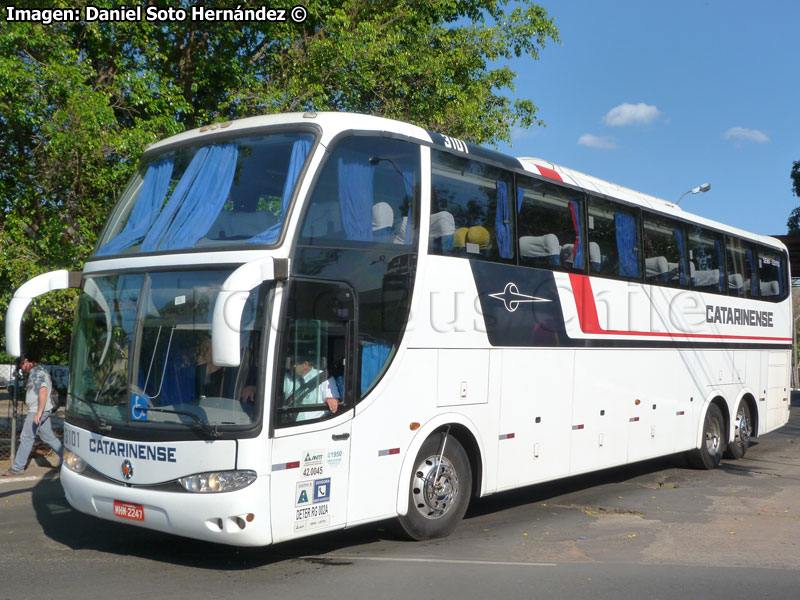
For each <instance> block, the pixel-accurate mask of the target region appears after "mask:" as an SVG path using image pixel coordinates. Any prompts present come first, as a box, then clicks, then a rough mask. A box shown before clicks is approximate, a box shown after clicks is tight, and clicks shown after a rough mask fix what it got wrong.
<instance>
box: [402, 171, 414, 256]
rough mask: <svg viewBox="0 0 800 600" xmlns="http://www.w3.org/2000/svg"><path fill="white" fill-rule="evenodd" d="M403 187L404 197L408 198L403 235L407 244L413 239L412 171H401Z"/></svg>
mask: <svg viewBox="0 0 800 600" xmlns="http://www.w3.org/2000/svg"><path fill="white" fill-rule="evenodd" d="M402 174H403V187H404V188H405V192H406V198H408V215H407V216H406V231H405V234H404V235H403V243H404V244H406V245H408V244H410V243H411V242H413V241H414V223H413V217H414V186H413V184H412V183H411V182H412V181H413V180H414V171H405V170H404V171H403V173H402Z"/></svg>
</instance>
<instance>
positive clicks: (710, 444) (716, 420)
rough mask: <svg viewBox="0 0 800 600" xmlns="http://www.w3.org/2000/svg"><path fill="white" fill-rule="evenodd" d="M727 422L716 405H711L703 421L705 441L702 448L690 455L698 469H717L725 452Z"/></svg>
mask: <svg viewBox="0 0 800 600" xmlns="http://www.w3.org/2000/svg"><path fill="white" fill-rule="evenodd" d="M724 433H725V420H724V419H723V418H722V411H721V410H720V409H719V406H717V405H716V404H710V405H709V407H708V410H707V411H706V418H705V420H704V421H703V440H702V442H701V443H700V447H699V448H697V449H696V450H693V451H692V452H691V453H690V454H689V460H690V462H691V463H692V465H694V466H695V467H697V468H698V469H715V468H716V467H717V465H719V461H720V460H722V454H723V452H725V435H724Z"/></svg>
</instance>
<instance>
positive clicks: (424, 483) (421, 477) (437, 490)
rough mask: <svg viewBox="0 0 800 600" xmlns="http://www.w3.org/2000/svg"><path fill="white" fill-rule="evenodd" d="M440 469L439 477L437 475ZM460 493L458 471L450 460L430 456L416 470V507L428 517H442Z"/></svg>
mask: <svg viewBox="0 0 800 600" xmlns="http://www.w3.org/2000/svg"><path fill="white" fill-rule="evenodd" d="M437 470H438V477H437ZM458 494H459V485H458V473H456V470H455V467H454V466H453V463H452V462H450V460H449V459H448V458H447V457H446V456H443V457H441V462H440V457H439V456H438V455H434V456H429V457H428V458H426V459H425V460H423V461H422V462H420V464H419V465H417V468H416V470H415V472H414V479H413V480H412V482H411V497H412V500H413V502H414V508H416V509H417V512H419V514H420V515H422V516H423V517H425V518H426V519H440V518H442V517H443V516H444V515H446V514H447V513H448V512H449V511H450V509H451V508H452V507H453V505H454V504H455V501H456V499H457V498H458Z"/></svg>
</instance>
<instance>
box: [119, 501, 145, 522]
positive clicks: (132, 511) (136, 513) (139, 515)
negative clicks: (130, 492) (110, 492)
mask: <svg viewBox="0 0 800 600" xmlns="http://www.w3.org/2000/svg"><path fill="white" fill-rule="evenodd" d="M114 515H116V516H117V517H122V518H123V519H133V520H134V521H144V506H142V505H141V504H132V503H131V502H123V501H122V500H114Z"/></svg>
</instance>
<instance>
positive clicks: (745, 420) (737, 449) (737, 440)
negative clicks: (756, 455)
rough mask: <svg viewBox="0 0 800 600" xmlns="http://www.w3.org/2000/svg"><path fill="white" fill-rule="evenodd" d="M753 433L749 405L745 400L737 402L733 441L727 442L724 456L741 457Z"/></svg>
mask: <svg viewBox="0 0 800 600" xmlns="http://www.w3.org/2000/svg"><path fill="white" fill-rule="evenodd" d="M752 434H753V420H752V418H751V416H750V406H748V404H747V402H746V401H745V400H742V401H741V402H740V403H739V408H738V409H737V410H736V423H735V424H734V431H733V441H732V442H731V443H730V444H728V449H727V450H726V451H725V458H742V457H743V456H744V454H745V452H747V448H748V446H750V436H751V435H752Z"/></svg>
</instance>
